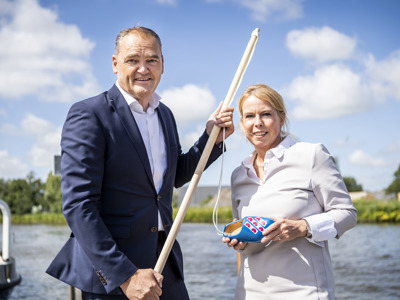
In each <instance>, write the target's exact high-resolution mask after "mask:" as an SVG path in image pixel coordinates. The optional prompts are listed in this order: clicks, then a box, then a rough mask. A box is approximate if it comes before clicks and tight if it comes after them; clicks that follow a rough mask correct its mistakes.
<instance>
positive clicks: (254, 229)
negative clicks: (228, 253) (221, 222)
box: [223, 217, 274, 243]
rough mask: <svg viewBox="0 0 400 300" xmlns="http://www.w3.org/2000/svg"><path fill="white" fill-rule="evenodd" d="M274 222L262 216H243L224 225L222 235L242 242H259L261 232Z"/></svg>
mask: <svg viewBox="0 0 400 300" xmlns="http://www.w3.org/2000/svg"><path fill="white" fill-rule="evenodd" d="M272 223H274V220H272V219H269V218H264V217H244V218H242V219H240V220H237V221H234V222H231V223H229V224H227V225H225V227H224V231H223V236H224V237H227V238H230V239H231V240H233V239H236V240H238V241H239V242H244V243H260V242H261V239H262V238H263V234H262V233H263V232H264V230H265V229H267V227H268V226H270V225H271V224H272Z"/></svg>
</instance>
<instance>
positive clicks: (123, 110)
mask: <svg viewBox="0 0 400 300" xmlns="http://www.w3.org/2000/svg"><path fill="white" fill-rule="evenodd" d="M108 95H109V98H110V103H111V105H112V106H113V108H114V110H115V112H116V113H117V114H118V116H119V117H120V119H121V121H122V124H123V125H124V127H125V130H126V132H127V134H128V136H129V138H130V139H131V141H132V143H133V146H134V147H135V149H136V151H137V153H138V155H139V157H140V161H141V162H142V164H143V167H144V169H145V171H146V174H147V176H148V177H149V179H150V181H151V182H152V183H153V176H152V173H151V167H150V162H149V158H148V156H147V151H146V146H145V145H144V142H143V139H142V135H141V134H140V131H139V127H138V125H137V123H136V121H135V118H134V117H133V115H132V112H131V110H130V108H129V106H128V103H127V102H126V100H125V98H124V97H123V96H122V94H121V92H120V91H119V90H118V88H117V86H116V85H114V86H113V87H112V88H111V89H110V90H109V91H108ZM153 186H154V183H153Z"/></svg>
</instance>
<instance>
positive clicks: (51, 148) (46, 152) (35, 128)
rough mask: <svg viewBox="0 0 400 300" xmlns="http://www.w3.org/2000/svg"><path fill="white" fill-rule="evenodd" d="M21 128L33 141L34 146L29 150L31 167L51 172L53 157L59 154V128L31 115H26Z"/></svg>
mask: <svg viewBox="0 0 400 300" xmlns="http://www.w3.org/2000/svg"><path fill="white" fill-rule="evenodd" d="M21 127H22V129H23V131H24V132H25V133H26V134H28V135H29V136H30V137H32V138H33V139H34V144H33V146H32V148H31V149H30V150H29V158H30V160H31V164H32V166H35V167H47V169H48V170H52V166H53V157H54V155H55V154H59V153H60V152H61V149H60V139H61V130H62V129H61V127H56V126H54V125H52V124H51V123H50V122H48V121H46V120H44V119H40V118H38V117H36V116H34V115H32V114H27V115H26V117H25V119H24V120H23V121H22V122H21Z"/></svg>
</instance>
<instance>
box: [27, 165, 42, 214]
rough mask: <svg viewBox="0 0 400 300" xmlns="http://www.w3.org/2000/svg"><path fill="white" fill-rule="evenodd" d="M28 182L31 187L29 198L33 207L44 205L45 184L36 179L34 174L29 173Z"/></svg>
mask: <svg viewBox="0 0 400 300" xmlns="http://www.w3.org/2000/svg"><path fill="white" fill-rule="evenodd" d="M26 181H27V183H28V185H29V190H30V192H29V194H30V195H29V196H30V199H31V203H32V206H38V205H40V204H42V203H43V200H44V199H43V198H44V191H45V184H44V183H43V182H42V181H41V180H40V179H38V178H35V174H34V173H33V172H29V173H28V175H27V176H26Z"/></svg>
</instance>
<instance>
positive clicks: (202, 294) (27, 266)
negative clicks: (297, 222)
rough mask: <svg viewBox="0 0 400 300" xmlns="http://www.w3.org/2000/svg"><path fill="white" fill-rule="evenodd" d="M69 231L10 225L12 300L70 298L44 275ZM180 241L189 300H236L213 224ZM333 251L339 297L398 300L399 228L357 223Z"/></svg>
mask: <svg viewBox="0 0 400 300" xmlns="http://www.w3.org/2000/svg"><path fill="white" fill-rule="evenodd" d="M69 233H70V231H69V229H68V227H65V226H46V225H32V226H25V225H13V226H12V240H13V242H12V245H11V246H12V247H11V255H12V256H13V257H14V258H15V259H16V261H17V271H18V273H20V274H21V275H22V282H21V284H20V285H19V286H17V287H16V288H15V289H14V291H13V293H12V295H11V297H10V300H21V299H30V300H58V299H60V300H65V299H68V287H67V286H66V285H65V284H64V283H62V282H59V281H58V280H56V279H54V278H52V277H50V276H48V275H47V274H45V273H44V272H45V269H46V268H47V266H48V265H49V263H50V262H51V260H52V259H53V257H54V256H55V255H56V253H57V252H58V251H59V249H60V248H61V246H62V245H63V244H64V242H65V241H66V239H67V237H68V236H69ZM178 240H179V242H180V244H181V246H182V250H183V254H184V260H185V277H186V278H185V280H186V284H187V287H188V290H189V294H190V296H191V299H192V300H203V299H218V300H230V299H232V298H233V292H234V286H235V282H236V255H235V253H234V251H233V250H232V249H229V248H228V247H227V246H226V245H225V244H223V243H222V242H221V238H220V237H219V236H217V235H216V233H215V229H214V227H213V225H210V224H183V225H182V227H181V230H180V232H179V234H178ZM330 251H331V256H332V261H333V265H334V272H335V280H336V298H337V299H351V300H358V299H360V300H361V299H362V300H368V299H371V300H372V299H379V300H392V299H400V226H395V225H388V226H385V225H357V226H356V227H355V228H353V229H352V230H350V231H348V232H347V233H345V234H344V236H343V237H342V238H341V239H340V240H339V241H336V240H335V241H332V242H330Z"/></svg>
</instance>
